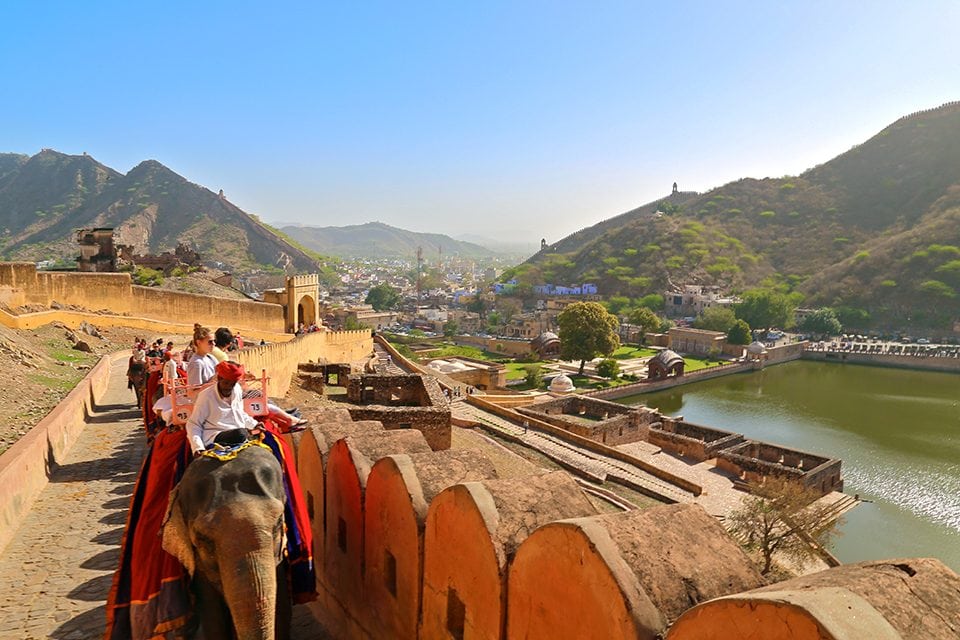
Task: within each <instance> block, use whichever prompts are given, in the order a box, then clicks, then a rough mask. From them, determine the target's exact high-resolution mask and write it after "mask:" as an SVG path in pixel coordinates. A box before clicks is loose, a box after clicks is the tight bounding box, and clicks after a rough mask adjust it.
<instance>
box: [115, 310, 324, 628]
mask: <svg viewBox="0 0 960 640" xmlns="http://www.w3.org/2000/svg"><path fill="white" fill-rule="evenodd" d="M236 344H237V341H236V339H235V336H234V334H233V333H232V332H231V331H230V329H228V328H226V327H221V328H219V329H217V330H216V331H211V330H210V329H209V328H207V327H203V326H201V325H199V324H197V325H194V331H193V338H192V340H191V342H190V345H189V347H188V348H187V349H186V350H184V352H176V351H175V350H174V349H173V343H172V342H168V343H167V345H166V347H165V348H164V347H163V342H162V340H160V341H156V342H154V343H153V344H152V345H150V349H149V350H148V349H146V348H144V347H146V346H147V345H145V344H143V342H142V341H139V340H138V342H137V344H136V345H135V349H134V354H133V355H132V356H131V360H130V362H131V369H132V368H133V366H134V364H136V363H140V362H146V360H147V358H159V359H160V360H162V361H163V362H164V363H173V364H172V365H171V366H170V367H167V366H166V364H164V366H163V367H161V368H154V370H153V371H150V372H149V373H147V374H146V376H145V379H144V380H143V381H142V382H141V384H142V385H143V394H142V395H143V398H144V401H143V402H142V406H143V419H144V425H145V427H146V431H147V438H148V442H149V449H148V451H147V455H146V457H145V459H144V461H143V465H142V467H141V470H140V474H139V476H138V478H137V482H136V487H135V489H134V494H133V498H132V499H131V505H130V512H129V515H128V520H127V526H126V530H125V532H124V539H123V543H122V547H121V557H120V564H119V567H118V569H117V572H116V574H115V575H114V580H113V586H112V589H111V591H110V595H109V598H108V602H107V630H106V638H108V639H111V640H113V639H116V640H140V639H153V638H176V637H181V636H182V635H183V634H184V632H185V631H189V630H190V627H191V625H192V624H193V622H192V620H193V616H192V611H191V592H190V576H189V575H188V574H187V571H186V569H185V567H184V566H183V565H182V564H181V563H180V562H179V561H178V560H177V559H176V558H175V557H174V556H173V555H171V554H169V553H167V552H166V551H164V549H163V548H162V546H161V541H162V539H161V535H160V533H161V530H162V527H163V524H164V519H165V516H166V514H167V507H168V498H169V496H170V494H171V491H173V489H174V488H175V487H176V485H177V483H178V482H179V481H180V478H181V477H182V476H183V473H184V470H185V469H186V467H187V465H189V464H190V462H191V460H193V459H194V458H197V457H200V456H214V457H215V456H216V454H217V452H218V451H221V450H223V449H224V447H229V446H230V445H231V444H235V443H237V441H238V439H239V440H241V441H244V440H247V439H251V438H253V439H256V440H257V441H258V442H260V443H263V444H264V446H266V447H267V448H269V449H271V451H273V452H274V455H275V457H276V458H277V460H278V462H279V463H280V466H281V468H282V469H283V472H284V480H285V482H284V485H285V489H286V492H287V500H286V508H285V518H284V520H285V522H284V525H285V527H286V530H287V536H286V541H287V543H286V549H285V550H284V557H285V558H286V561H287V563H288V569H289V570H288V576H289V582H290V584H289V587H290V591H291V595H292V597H293V601H294V602H307V601H310V600H313V599H315V598H316V591H315V588H316V584H315V575H314V569H313V561H312V556H311V553H312V551H311V550H312V541H311V537H310V523H309V522H308V521H307V516H306V513H307V511H306V507H305V505H304V504H303V497H302V492H301V490H300V486H299V480H298V478H297V474H296V469H295V467H294V466H293V464H292V463H291V460H292V458H293V454H292V451H290V450H289V447H288V446H287V444H286V443H285V442H283V440H282V439H281V438H280V437H279V436H280V435H281V434H282V433H287V432H290V431H292V430H296V429H300V428H303V425H304V424H305V423H306V420H304V419H303V418H302V417H301V416H300V415H299V412H298V411H297V410H291V411H284V410H283V409H281V408H280V407H278V406H276V405H275V404H273V403H271V402H269V401H268V399H267V398H266V389H265V388H263V389H251V390H249V391H248V392H247V393H252V394H260V395H261V396H263V400H264V401H265V402H266V406H267V412H266V415H263V416H257V418H254V417H252V416H250V415H249V414H247V413H246V411H245V410H244V403H243V398H244V393H245V392H244V389H243V387H242V383H243V382H244V381H245V380H246V379H248V377H252V376H248V375H247V373H246V372H245V370H244V367H243V365H241V364H239V363H237V362H234V361H231V360H230V357H229V355H228V354H229V348H230V346H231V345H236ZM141 353H142V354H143V355H142V356H141V355H140V354H141ZM147 353H153V354H157V353H159V355H152V356H148V355H146V354H147ZM184 353H186V354H187V355H188V356H189V357H188V358H187V359H186V360H184V358H183V355H184ZM183 362H185V363H186V364H185V366H184V365H183ZM129 375H130V371H129V370H128V376H129ZM182 378H185V379H186V386H185V389H186V390H188V392H191V393H195V397H194V398H193V401H192V411H191V413H190V415H189V418H188V419H187V421H186V424H185V425H182V424H181V425H178V424H175V423H174V422H175V421H174V420H173V419H172V415H171V413H170V411H169V407H170V404H171V403H170V400H171V396H172V394H173V393H176V391H175V388H177V386H178V385H177V384H175V383H173V380H174V379H182ZM164 380H166V381H167V383H166V384H164ZM181 384H182V383H181ZM204 385H206V386H204ZM181 388H184V387H182V386H181ZM198 390H199V391H198ZM138 397H139V395H138ZM224 464H226V463H224Z"/></svg>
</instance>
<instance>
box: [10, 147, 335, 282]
mask: <svg viewBox="0 0 960 640" xmlns="http://www.w3.org/2000/svg"><path fill="white" fill-rule="evenodd" d="M89 227H113V228H114V229H116V233H117V237H118V242H119V243H121V244H129V245H133V247H134V249H135V251H136V252H137V253H161V252H163V251H166V250H172V249H174V248H175V247H176V246H177V244H178V243H180V242H185V243H187V244H188V245H190V246H191V247H193V248H195V249H197V250H198V251H199V252H200V253H201V255H203V256H204V258H205V259H206V260H211V261H214V260H215V261H217V262H220V263H223V265H225V268H227V269H230V270H234V271H244V270H251V269H256V268H258V267H259V266H261V265H273V266H278V267H282V268H285V269H288V270H293V271H300V270H304V271H306V270H315V269H316V264H317V258H318V256H314V255H311V254H310V253H309V252H308V251H307V250H304V249H303V248H301V247H299V246H297V245H296V244H295V243H294V242H293V241H291V240H289V239H287V238H284V237H283V236H282V235H281V234H278V233H277V232H275V231H274V230H272V229H270V228H269V227H267V226H265V225H263V224H262V223H260V222H259V220H257V219H256V218H255V217H253V216H251V215H249V214H247V213H246V212H244V211H243V210H241V209H240V208H238V207H236V206H235V205H233V204H231V203H230V202H229V201H228V200H226V198H223V197H221V196H219V195H218V194H215V193H213V192H212V191H210V190H209V189H206V188H204V187H202V186H200V185H197V184H194V183H192V182H189V181H188V180H187V179H186V178H184V177H183V176H180V175H178V174H176V173H174V172H173V171H171V170H170V169H168V168H167V167H165V166H163V165H162V164H160V163H159V162H157V161H155V160H147V161H144V162H141V163H140V164H138V165H137V166H136V167H134V168H133V169H131V170H130V171H129V172H128V173H127V174H126V175H124V174H122V173H120V172H118V171H115V170H113V169H111V168H110V167H107V166H105V165H103V164H100V163H99V162H97V161H96V160H94V159H93V158H91V157H90V156H88V155H86V154H84V155H81V156H71V155H66V154H63V153H59V152H57V151H53V150H51V149H44V150H43V151H41V152H40V153H38V154H36V155H34V156H32V157H27V156H21V155H16V154H3V155H0V230H2V231H0V233H2V235H0V256H2V257H3V258H4V259H8V260H9V259H17V260H43V259H52V258H68V259H72V258H73V257H74V256H76V255H77V254H78V251H77V248H76V242H75V239H74V230H75V229H80V228H89Z"/></svg>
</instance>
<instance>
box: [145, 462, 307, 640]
mask: <svg viewBox="0 0 960 640" xmlns="http://www.w3.org/2000/svg"><path fill="white" fill-rule="evenodd" d="M284 499H285V494H284V488H283V472H282V471H281V468H280V464H279V463H278V462H277V460H276V458H275V457H274V455H273V454H272V453H271V452H270V451H269V450H267V449H265V448H263V447H259V446H251V447H247V448H245V449H242V450H241V451H240V452H239V453H238V455H237V457H236V458H235V459H233V460H230V461H227V462H221V461H219V460H213V459H209V458H203V457H201V458H198V459H197V460H194V461H193V462H192V463H190V465H189V466H188V467H187V470H186V471H185V472H184V475H183V479H182V480H181V481H180V484H179V486H178V488H177V489H176V490H175V491H174V492H173V493H172V494H171V503H170V513H169V515H168V519H167V522H166V524H165V525H164V529H163V548H164V549H166V550H167V551H168V552H169V553H171V554H172V555H174V556H175V557H177V558H178V559H179V560H180V562H182V563H183V565H184V566H185V567H186V568H187V570H188V571H189V572H190V575H191V576H193V590H194V593H195V595H196V603H197V604H196V610H197V614H198V617H199V620H200V625H201V629H202V630H203V634H204V637H205V638H207V639H208V640H219V639H220V638H231V637H236V638H238V639H239V640H274V639H275V638H286V637H288V635H289V627H290V616H291V604H290V597H289V589H288V584H287V577H286V562H284V561H283V556H282V549H283V547H284V526H283V525H284V522H283V511H284ZM234 634H235V635H234Z"/></svg>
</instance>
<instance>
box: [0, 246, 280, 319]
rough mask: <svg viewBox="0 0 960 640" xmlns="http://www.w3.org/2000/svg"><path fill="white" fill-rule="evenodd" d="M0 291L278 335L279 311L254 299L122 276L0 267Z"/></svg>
mask: <svg viewBox="0 0 960 640" xmlns="http://www.w3.org/2000/svg"><path fill="white" fill-rule="evenodd" d="M0 289H3V290H5V291H7V294H6V295H7V297H8V298H10V299H11V301H17V302H21V303H25V304H40V305H44V306H50V305H51V304H52V303H54V302H58V303H60V304H64V305H67V304H69V305H73V306H79V307H83V308H85V309H88V310H90V311H100V310H105V311H107V312H109V313H110V314H114V315H131V316H135V317H142V318H147V319H150V320H157V321H161V322H169V323H173V324H185V325H187V326H191V327H192V326H193V323H194V322H199V323H200V324H203V325H209V326H212V327H219V326H229V327H231V328H233V329H239V330H241V331H245V332H248V333H250V335H251V336H252V335H253V334H254V332H268V333H277V334H281V333H283V332H284V313H283V307H281V306H280V305H276V304H268V303H265V302H257V301H255V300H238V299H233V298H217V297H214V296H202V295H196V294H192V293H182V292H179V291H168V290H166V289H156V288H153V287H139V286H136V285H133V284H132V283H131V281H130V275H129V274H126V273H58V272H45V271H37V270H36V267H35V266H34V265H33V263H23V262H3V263H0Z"/></svg>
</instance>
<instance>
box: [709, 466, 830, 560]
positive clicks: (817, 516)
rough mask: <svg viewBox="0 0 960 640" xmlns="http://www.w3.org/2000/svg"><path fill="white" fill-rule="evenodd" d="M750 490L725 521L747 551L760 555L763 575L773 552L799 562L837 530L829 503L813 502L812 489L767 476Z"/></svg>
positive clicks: (814, 494)
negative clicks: (741, 503) (747, 495)
mask: <svg viewBox="0 0 960 640" xmlns="http://www.w3.org/2000/svg"><path fill="white" fill-rule="evenodd" d="M750 493H751V495H750V496H749V497H747V498H746V499H744V501H743V506H741V507H740V509H738V510H736V511H734V512H733V513H731V514H730V515H729V516H728V517H727V520H726V522H727V525H728V528H729V530H730V533H731V534H732V535H733V537H734V538H736V539H737V540H738V541H739V542H740V544H741V545H742V546H743V547H744V548H745V549H746V550H747V551H748V552H753V553H756V554H759V555H760V558H761V560H762V567H761V569H760V573H761V574H762V575H767V574H768V573H770V570H771V568H772V567H773V560H774V556H775V555H780V556H781V557H783V558H786V559H789V560H793V561H796V562H802V561H803V560H805V559H806V558H809V557H812V556H813V555H814V554H816V553H817V545H819V546H821V547H825V546H826V545H827V544H828V543H829V542H830V539H831V538H832V537H833V536H834V535H835V533H836V527H837V524H838V519H836V518H834V517H832V515H831V513H830V508H829V506H821V505H818V504H816V502H815V501H816V500H817V498H819V497H820V494H819V493H818V492H817V491H816V490H815V489H810V488H807V487H804V486H802V485H801V484H799V483H798V482H794V481H791V480H787V479H784V478H779V477H776V476H770V477H768V478H767V479H766V481H765V482H764V483H763V484H751V485H750Z"/></svg>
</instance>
